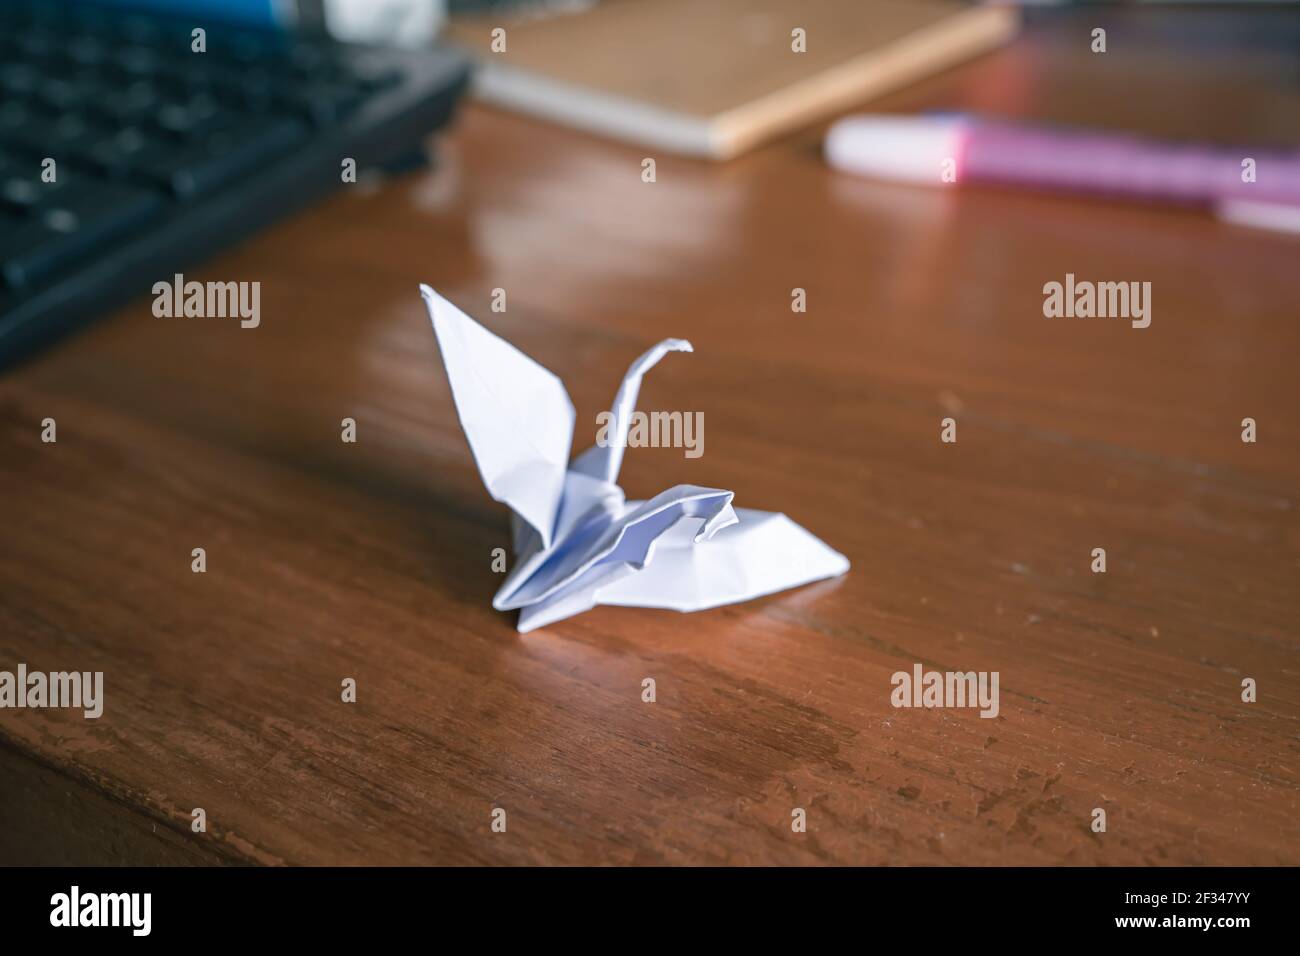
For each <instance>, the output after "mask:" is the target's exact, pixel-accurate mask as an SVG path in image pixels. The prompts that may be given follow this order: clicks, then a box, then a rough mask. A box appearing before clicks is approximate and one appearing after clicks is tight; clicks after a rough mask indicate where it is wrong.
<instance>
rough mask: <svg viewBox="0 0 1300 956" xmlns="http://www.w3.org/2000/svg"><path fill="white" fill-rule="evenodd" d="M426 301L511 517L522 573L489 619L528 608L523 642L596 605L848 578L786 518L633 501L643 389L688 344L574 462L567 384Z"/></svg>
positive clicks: (683, 603) (700, 496) (744, 592)
mask: <svg viewBox="0 0 1300 956" xmlns="http://www.w3.org/2000/svg"><path fill="white" fill-rule="evenodd" d="M420 292H421V293H422V294H423V296H424V301H425V304H426V305H427V306H428V309H429V318H430V319H431V320H432V322H433V331H434V334H435V335H436V336H437V338H438V345H439V348H440V349H441V350H442V361H443V364H444V366H446V369H447V378H448V380H449V381H450V383H451V393H452V397H453V398H454V400H455V402H456V412H457V414H458V415H459V416H460V423H461V427H462V428H463V429H464V430H465V437H466V438H468V439H469V447H470V450H471V451H472V452H473V454H474V460H475V462H477V464H478V469H479V474H480V475H481V476H482V478H483V484H484V485H486V486H487V490H488V493H489V494H491V496H492V497H493V498H494V499H495V500H497V501H500V502H503V503H504V504H506V505H508V506H509V507H510V508H511V510H512V511H513V512H514V515H513V519H512V522H511V525H512V533H513V548H514V553H515V560H514V566H513V569H512V570H511V571H510V572H509V574H508V575H507V576H506V579H505V581H504V582H503V583H502V585H501V588H500V589H499V590H498V591H497V593H496V597H494V598H493V600H492V606H493V607H495V608H496V609H497V610H500V611H506V610H512V609H515V608H518V609H519V610H520V614H519V631H520V632H525V631H531V630H533V629H534V628H539V627H545V626H546V625H548V624H553V623H555V622H556V621H559V620H563V619H564V618H566V617H571V616H572V615H574V614H581V613H582V612H583V611H587V610H590V609H591V608H593V607H595V606H596V605H597V604H610V605H622V606H628V607H657V608H670V609H673V610H677V611H698V610H702V609H704V608H710V607H717V606H718V605H721V604H731V603H733V602H736V601H747V600H749V599H750V598H755V597H760V596H762V595H765V594H771V593H773V592H775V591H782V590H785V589H786V588H792V587H797V586H799V585H801V584H808V583H810V582H812V581H819V580H821V579H823V578H830V577H835V576H836V575H840V574H843V573H844V572H845V571H847V570H848V569H849V562H848V559H847V558H845V557H844V555H842V554H840V553H838V552H837V551H834V550H832V549H831V548H829V547H827V546H826V545H825V544H823V543H822V542H821V541H820V540H819V539H817V538H816V537H814V536H813V535H811V534H809V533H808V532H807V531H805V530H804V529H803V528H801V527H799V525H797V524H795V523H794V522H793V521H791V520H790V519H789V518H787V517H786V516H785V515H783V514H773V513H771V512H767V511H752V510H750V509H748V508H733V507H732V504H731V499H732V497H733V494H732V492H730V491H724V490H722V489H720V488H700V487H697V486H695V485H677V486H676V487H675V488H669V489H668V490H667V491H664V492H661V493H660V494H658V495H656V496H655V497H653V498H651V499H650V500H649V501H627V500H625V498H624V496H623V489H621V488H620V487H619V486H618V483H617V482H618V472H619V467H620V466H621V465H622V462H623V452H624V449H625V447H626V444H627V434H628V425H629V421H630V419H631V417H632V413H633V411H634V410H635V408H636V398H637V392H638V391H640V388H641V379H642V377H643V376H644V375H645V373H646V372H648V371H649V370H650V369H651V368H652V367H653V366H654V365H655V364H656V363H657V362H658V361H659V360H660V359H661V358H663V357H664V356H665V355H667V354H668V353H669V352H690V351H691V344H690V343H689V342H686V341H684V340H682V339H664V340H663V341H662V342H660V343H659V344H658V345H656V346H655V347H654V348H652V349H650V350H649V351H648V352H646V353H645V354H644V355H642V356H641V357H640V358H638V359H637V360H636V361H635V362H633V363H632V365H631V367H630V368H629V369H628V370H627V374H626V375H625V376H624V377H623V384H622V385H620V386H619V389H618V394H617V395H616V396H614V407H613V409H612V412H611V414H612V418H611V419H610V425H609V436H610V437H609V439H608V440H607V441H606V442H604V443H599V444H597V445H594V446H592V447H591V448H589V449H587V451H585V452H583V453H582V454H581V455H579V456H578V457H577V458H575V459H574V460H573V461H572V463H570V461H569V450H570V446H571V445H572V442H573V422H574V412H573V403H572V402H570V401H569V396H568V393H567V392H565V390H564V383H563V382H561V381H560V379H559V378H557V377H556V376H555V375H554V374H552V373H551V372H549V371H547V370H546V369H545V368H543V367H542V366H540V365H538V364H537V363H536V362H534V361H533V360H532V359H531V358H529V357H528V356H527V355H525V354H524V353H522V352H520V351H519V350H518V349H517V348H515V347H514V346H513V345H511V344H510V343H509V342H507V341H505V340H504V339H502V338H500V337H498V336H496V335H493V334H492V333H491V332H489V331H488V330H487V329H485V328H483V326H481V325H479V324H478V323H477V322H475V321H474V320H473V319H471V318H470V317H469V316H468V315H466V314H465V313H464V312H462V311H461V310H460V309H458V308H456V306H454V305H452V304H451V303H450V302H448V301H447V300H446V299H444V298H443V297H442V296H440V295H438V293H436V292H434V291H433V289H431V288H429V287H428V286H427V285H422V286H420Z"/></svg>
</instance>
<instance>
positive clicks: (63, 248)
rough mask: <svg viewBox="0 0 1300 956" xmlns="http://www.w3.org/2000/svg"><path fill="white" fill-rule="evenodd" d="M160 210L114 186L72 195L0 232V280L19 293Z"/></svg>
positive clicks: (152, 201) (155, 200) (148, 196)
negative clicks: (20, 290) (2, 279)
mask: <svg viewBox="0 0 1300 956" xmlns="http://www.w3.org/2000/svg"><path fill="white" fill-rule="evenodd" d="M163 207H164V203H163V201H162V200H161V199H160V198H159V197H158V196H157V195H155V194H153V193H150V192H148V191H145V190H142V189H137V188H134V187H131V186H124V185H120V184H116V183H102V184H97V185H96V186H95V187H94V188H89V187H87V188H85V189H82V190H78V191H77V192H76V194H75V195H65V196H64V197H61V199H60V201H59V202H57V203H55V204H52V205H50V206H48V207H42V208H41V210H40V213H39V215H38V216H36V217H34V218H29V219H27V220H24V221H23V222H22V223H21V224H19V225H18V226H17V227H16V228H7V229H4V230H3V231H2V232H0V274H2V275H3V276H4V280H5V282H6V283H7V284H8V285H9V286H10V287H12V288H16V289H21V288H24V287H26V286H30V285H33V284H35V283H38V282H39V281H40V280H41V279H42V278H44V277H46V276H48V275H50V274H52V273H54V272H56V271H58V270H59V269H62V268H65V267H67V266H68V265H70V264H71V263H73V262H75V261H76V260H78V259H80V258H82V257H83V256H85V255H86V254H87V253H91V252H94V251H96V250H98V249H100V248H101V247H103V246H104V245H105V244H107V243H110V242H113V241H114V240H116V239H118V238H120V237H122V236H124V235H126V234H128V233H130V232H132V231H134V230H135V229H137V228H139V227H140V226H141V225H143V224H144V223H146V222H147V221H148V220H149V219H151V218H152V217H153V216H154V215H156V214H158V213H160V212H161V211H162V209H163Z"/></svg>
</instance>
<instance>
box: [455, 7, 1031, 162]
mask: <svg viewBox="0 0 1300 956" xmlns="http://www.w3.org/2000/svg"><path fill="white" fill-rule="evenodd" d="M562 6H563V5H561V7H562ZM1018 21H1019V13H1018V10H1017V9H1016V8H1014V7H1010V6H1002V5H972V4H969V3H963V2H960V0H798V2H794V0H703V2H702V0H604V2H602V3H598V4H596V5H594V6H592V7H589V8H587V9H582V10H579V11H578V12H564V11H563V10H562V9H561V10H559V11H555V12H551V13H549V14H547V15H544V16H539V15H538V14H537V13H536V11H535V10H533V11H527V10H526V11H525V12H523V13H516V14H515V15H513V16H511V15H509V14H507V13H497V14H486V15H478V14H476V15H467V16H460V17H453V18H452V20H451V22H450V23H449V25H448V27H447V30H446V33H445V37H446V39H447V40H448V41H449V42H451V43H452V44H454V45H458V46H461V47H463V48H464V49H466V50H468V51H470V52H471V53H473V54H474V55H475V56H476V57H477V58H478V60H479V70H478V73H477V79H476V84H477V94H478V96H479V97H480V98H481V99H483V100H486V101H488V102H490V103H495V104H498V105H500V106H503V107H506V108H509V109H514V110H518V111H520V112H523V113H528V114H532V115H534V116H539V117H542V118H545V119H548V120H552V121H555V122H558V123H563V124H566V125H569V126H573V127H577V128H579V129H584V130H587V131H590V132H594V133H598V134H602V135H607V136H612V137H615V138H618V139H623V140H628V141H631V142H634V143H639V144H643V145H646V146H651V147H656V148H660V149H664V150H668V151H671V152H676V153H683V154H688V155H694V156H705V157H712V158H714V159H726V158H728V157H731V156H735V155H736V154H738V153H741V152H743V151H745V150H747V149H750V148H752V147H753V146H756V145H758V144H759V143H761V142H763V141H765V140H768V139H771V138H772V137H774V136H778V135H780V134H781V133H785V132H789V131H790V130H793V129H796V128H798V127H800V126H803V125H806V124H808V123H812V122H815V121H817V120H819V119H823V118H825V117H826V116H828V115H831V114H833V113H836V112H839V111H841V110H844V109H847V108H850V107H853V106H857V105H859V104H861V103H863V102H864V101H866V100H868V99H870V98H872V97H875V96H879V95H882V94H884V93H887V92H889V91H891V90H894V89H897V88H899V87H902V86H904V85H906V84H908V83H911V82H914V81H916V80H918V79H922V78H924V77H926V76H930V75H932V74H934V73H938V72H940V71H941V70H944V69H946V68H947V67H950V66H952V65H954V64H956V63H958V62H960V61H962V60H965V59H969V58H971V57H974V56H977V55H979V54H981V53H984V52H986V51H988V50H990V49H992V48H994V47H996V46H997V45H999V44H1001V43H1003V42H1004V41H1006V40H1007V39H1009V38H1010V37H1011V36H1012V35H1013V34H1014V32H1015V30H1016V27H1017V25H1018ZM799 30H802V31H803V33H802V37H800V35H799V34H798V33H797V32H796V31H799ZM494 31H496V32H494ZM499 31H504V34H502V33H501V32H499ZM801 42H802V46H803V52H796V48H798V47H799V46H800V43H801ZM494 43H495V47H496V49H495V51H494ZM502 46H504V49H501V47H502Z"/></svg>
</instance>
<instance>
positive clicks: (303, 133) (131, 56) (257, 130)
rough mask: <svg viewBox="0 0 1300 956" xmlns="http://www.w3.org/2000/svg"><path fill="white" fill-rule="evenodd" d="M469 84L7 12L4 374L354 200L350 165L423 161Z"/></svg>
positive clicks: (122, 15) (229, 36)
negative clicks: (242, 240) (288, 225)
mask: <svg viewBox="0 0 1300 956" xmlns="http://www.w3.org/2000/svg"><path fill="white" fill-rule="evenodd" d="M195 27H202V28H203V29H204V30H205V31H206V35H205V37H204V42H205V47H206V49H205V51H204V52H195V51H194V50H193V49H192V44H193V43H194V40H193V37H192V33H191V31H192V30H193V29H194V28H195ZM466 74H467V68H466V63H465V61H464V60H463V58H461V57H460V56H458V55H455V54H453V53H450V52H447V51H434V50H425V51H399V50H386V49H377V48H372V47H359V46H353V45H344V44H339V43H337V42H333V41H331V40H329V39H328V38H325V37H322V36H312V35H306V34H303V33H293V34H288V33H283V32H280V31H270V30H267V31H257V30H249V29H245V28H237V27H234V26H228V25H223V24H221V23H219V22H210V21H209V22H204V21H202V20H201V19H199V18H195V17H189V18H185V19H184V20H181V19H173V18H169V17H165V16H153V15H146V14H140V13H136V12H125V11H118V10H107V9H105V8H103V7H95V6H83V5H78V4H71V3H69V4H65V3H59V2H57V0H38V2H30V3H20V2H14V0H0V364H4V363H7V362H9V361H12V360H13V359H14V358H16V357H18V356H20V355H22V354H25V353H26V352H27V351H29V350H30V348H31V347H32V346H34V345H39V344H41V343H43V342H45V341H47V340H48V339H50V338H53V337H54V336H56V335H58V334H60V333H62V332H64V331H66V330H67V329H68V328H71V327H73V326H75V325H76V324H78V323H79V322H80V321H84V320H85V319H86V318H88V317H92V316H93V315H94V314H95V313H102V312H103V310H104V308H105V306H107V305H111V304H114V302H116V301H117V300H120V299H122V298H129V297H133V296H139V295H145V294H147V293H148V291H149V289H150V287H151V285H152V283H153V282H154V281H157V280H160V279H170V278H171V276H172V274H173V273H174V272H176V271H179V270H180V269H181V267H183V266H184V265H186V264H187V263H191V262H194V261H196V260H197V259H198V258H200V257H202V256H205V255H207V254H210V253H211V252H213V251H215V250H216V249H218V248H220V247H221V246H223V245H226V244H228V243H230V242H231V241H233V240H235V239H237V238H239V237H241V236H243V235H245V234H247V233H248V232H250V231H252V230H253V229H255V228H258V227H260V226H261V225H264V224H265V223H267V222H269V221H271V220H272V219H274V218H277V217H279V216H281V215H284V214H285V213H287V212H289V211H291V210H292V209H293V208H295V207H297V206H300V205H302V204H303V203H305V202H308V201H310V200H311V199H313V198H316V197H318V196H320V195H323V194H324V193H325V192H327V191H328V190H330V189H333V188H337V187H339V186H340V185H341V182H342V177H341V163H342V160H343V158H345V157H350V158H353V159H355V160H356V162H357V165H358V166H359V167H360V168H361V169H363V170H364V168H365V167H367V166H375V165H377V166H393V165H402V164H405V163H408V162H410V161H411V159H412V157H413V156H416V155H418V151H419V149H420V144H421V142H422V140H423V138H424V136H425V135H426V134H427V133H428V132H430V131H431V130H433V129H435V128H437V127H438V126H440V125H442V124H443V123H445V122H446V121H447V119H448V118H449V116H450V114H451V111H452V108H453V105H454V102H455V100H456V98H457V96H458V94H459V93H460V92H461V90H462V89H463V87H464V84H465V80H466Z"/></svg>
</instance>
